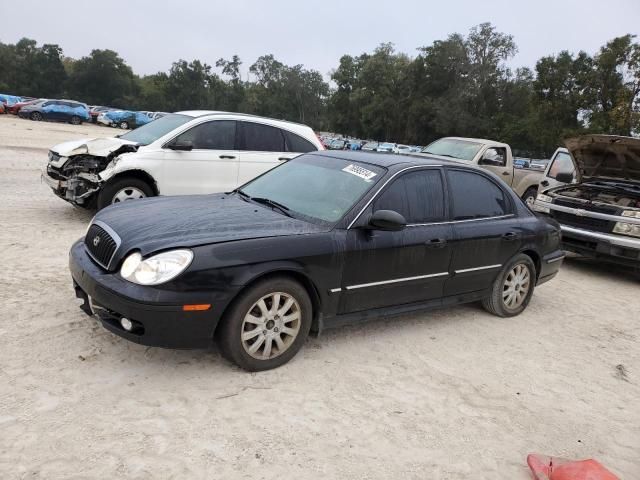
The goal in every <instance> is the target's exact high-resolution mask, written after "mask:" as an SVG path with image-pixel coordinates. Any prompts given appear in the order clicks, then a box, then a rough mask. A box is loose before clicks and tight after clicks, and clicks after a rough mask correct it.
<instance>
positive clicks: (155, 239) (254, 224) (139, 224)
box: [94, 194, 331, 258]
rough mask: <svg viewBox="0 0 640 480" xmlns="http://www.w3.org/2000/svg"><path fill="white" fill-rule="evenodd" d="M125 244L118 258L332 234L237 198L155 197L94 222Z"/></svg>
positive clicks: (124, 205)
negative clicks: (181, 248)
mask: <svg viewBox="0 0 640 480" xmlns="http://www.w3.org/2000/svg"><path fill="white" fill-rule="evenodd" d="M94 221H100V222H104V223H105V224H107V225H108V226H109V227H111V229H113V230H114V231H115V232H116V233H117V234H118V235H119V236H120V238H121V240H122V245H121V248H119V249H118V254H119V256H120V257H121V258H122V256H124V255H125V254H127V253H128V252H130V251H131V250H139V251H140V253H141V254H142V255H143V256H144V255H148V254H150V253H153V252H156V251H159V250H166V249H168V248H178V247H195V246H198V245H206V244H213V243H222V242H232V241H236V240H248V239H254V238H265V237H278V236H289V235H305V234H310V233H319V232H325V231H329V230H330V228H331V227H328V226H319V225H315V224H313V223H309V222H305V221H303V220H298V219H295V218H290V217H287V216H285V215H282V214H281V213H279V212H277V211H273V210H272V209H271V208H270V207H266V206H263V205H259V204H255V203H250V202H248V201H245V200H243V199H242V198H241V197H239V196H238V195H236V194H211V195H188V196H177V197H155V198H147V199H142V200H133V201H129V202H124V203H121V204H118V205H112V206H110V207H108V208H106V209H104V210H102V211H100V212H98V214H97V215H96V216H95V217H94Z"/></svg>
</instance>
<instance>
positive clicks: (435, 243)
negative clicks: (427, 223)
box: [425, 238, 447, 248]
mask: <svg viewBox="0 0 640 480" xmlns="http://www.w3.org/2000/svg"><path fill="white" fill-rule="evenodd" d="M446 244H447V241H446V240H445V239H444V238H432V239H431V240H429V241H428V242H426V243H425V246H426V247H427V248H442V247H444V246H445V245H446Z"/></svg>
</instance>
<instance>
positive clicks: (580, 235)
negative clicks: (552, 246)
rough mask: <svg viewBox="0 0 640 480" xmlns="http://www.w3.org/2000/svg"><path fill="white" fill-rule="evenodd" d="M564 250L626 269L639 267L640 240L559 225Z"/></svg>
mask: <svg viewBox="0 0 640 480" xmlns="http://www.w3.org/2000/svg"><path fill="white" fill-rule="evenodd" d="M561 227H562V246H563V248H564V249H565V250H569V251H571V252H575V253H579V254H581V255H585V256H588V257H592V258H598V259H601V260H604V261H607V262H610V263H615V264H618V265H624V266H628V267H634V268H639V267H640V239H637V240H636V239H633V238H631V237H625V236H624V235H615V234H611V233H600V232H592V231H590V230H584V229H581V228H576V227H570V226H568V225H561Z"/></svg>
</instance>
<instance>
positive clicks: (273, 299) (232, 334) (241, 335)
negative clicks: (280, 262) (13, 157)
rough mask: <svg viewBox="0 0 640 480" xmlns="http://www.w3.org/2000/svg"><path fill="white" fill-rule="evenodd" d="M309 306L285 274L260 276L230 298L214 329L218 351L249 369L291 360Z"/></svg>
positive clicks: (302, 338)
mask: <svg viewBox="0 0 640 480" xmlns="http://www.w3.org/2000/svg"><path fill="white" fill-rule="evenodd" d="M312 315H313V307H312V305H311V299H310V298H309V295H308V294H307V291H306V290H305V288H304V287H303V286H302V285H300V284H299V283H298V282H296V281H294V280H291V279H289V278H286V277H272V278H267V279H265V280H262V281H260V282H258V283H256V284H255V285H253V286H251V287H249V288H248V289H247V290H245V291H244V292H242V293H241V294H240V296H239V297H238V298H237V299H236V300H235V301H234V302H233V304H232V306H231V307H230V308H229V310H228V311H227V313H225V315H224V318H223V319H222V320H221V322H222V323H221V324H220V327H219V328H218V330H217V332H216V343H217V344H218V348H219V349H220V352H221V353H222V355H223V356H224V357H225V358H226V359H228V360H230V361H231V362H233V363H235V364H236V365H238V366H239V367H241V368H243V369H245V370H248V371H250V372H258V371H262V370H270V369H272V368H277V367H279V366H281V365H284V364H285V363H287V362H288V361H289V360H291V359H292V358H293V357H294V356H295V354H296V353H298V350H300V348H301V347H302V345H303V343H304V342H305V340H306V339H307V336H308V335H309V329H310V328H311V319H312Z"/></svg>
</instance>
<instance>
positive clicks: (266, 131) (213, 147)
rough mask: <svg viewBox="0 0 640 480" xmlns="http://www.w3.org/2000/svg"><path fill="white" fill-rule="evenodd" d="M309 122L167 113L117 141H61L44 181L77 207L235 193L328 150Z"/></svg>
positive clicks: (229, 115)
mask: <svg viewBox="0 0 640 480" xmlns="http://www.w3.org/2000/svg"><path fill="white" fill-rule="evenodd" d="M323 149H324V147H323V146H322V144H321V143H320V140H318V137H317V136H316V135H315V133H314V132H313V130H312V129H311V128H310V127H307V126H306V125H300V124H297V123H292V122H287V121H284V120H274V119H271V118H264V117H256V116H253V115H244V114H239V113H226V112H211V111H187V112H178V113H172V114H168V115H165V116H163V117H161V118H158V119H157V120H155V121H153V122H151V123H148V124H147V125H144V126H142V127H140V128H137V129H135V130H132V131H131V132H128V133H125V134H124V135H122V136H120V137H115V138H98V139H92V140H78V141H73V142H66V143H61V144H60V145H56V146H55V147H53V148H52V149H51V150H50V151H49V163H48V164H47V167H46V170H45V171H44V172H43V175H42V177H43V179H44V180H45V182H46V183H47V184H48V185H49V186H50V187H51V188H52V189H53V191H54V193H55V194H56V195H58V196H59V197H61V198H63V199H65V200H67V201H68V202H71V203H73V204H74V205H79V206H84V207H88V208H93V207H97V208H98V209H101V208H104V207H106V206H108V205H111V204H112V203H118V202H122V201H125V200H134V199H137V198H143V197H149V196H154V195H189V194H202V193H214V192H227V191H230V190H233V189H235V188H236V187H238V186H239V185H242V184H244V183H246V182H247V181H249V180H251V179H252V178H254V177H256V176H258V175H260V174H262V173H264V172H266V171H267V170H269V169H271V168H273V167H275V166H276V165H279V164H280V163H282V162H285V161H287V160H290V159H292V158H294V157H296V156H298V155H300V154H301V153H306V152H311V151H315V150H323Z"/></svg>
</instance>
